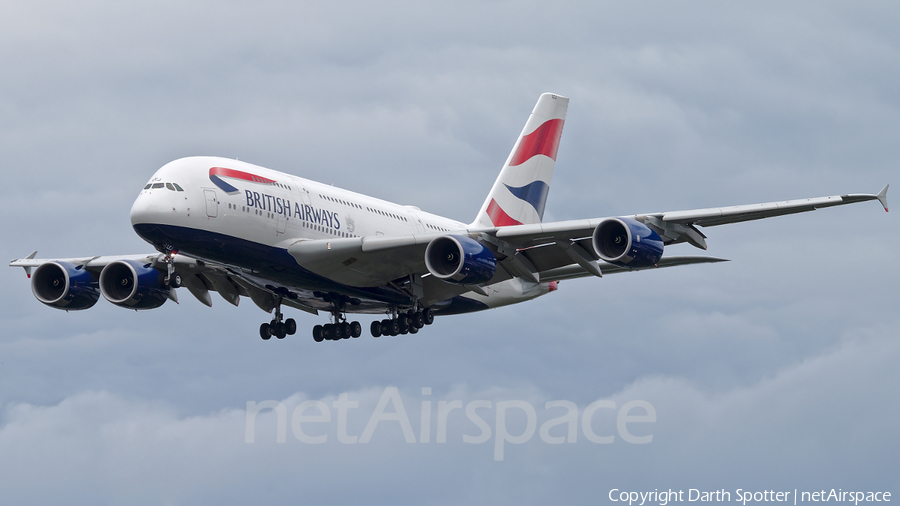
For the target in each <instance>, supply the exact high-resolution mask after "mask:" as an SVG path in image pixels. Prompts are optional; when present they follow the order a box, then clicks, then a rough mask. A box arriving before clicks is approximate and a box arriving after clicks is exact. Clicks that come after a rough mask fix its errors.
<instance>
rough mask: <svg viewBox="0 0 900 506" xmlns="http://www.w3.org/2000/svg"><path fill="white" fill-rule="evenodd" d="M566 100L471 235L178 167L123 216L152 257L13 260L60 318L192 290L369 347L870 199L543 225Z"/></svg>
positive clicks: (187, 161)
mask: <svg viewBox="0 0 900 506" xmlns="http://www.w3.org/2000/svg"><path fill="white" fill-rule="evenodd" d="M568 104H569V99H568V98H566V97H563V96H561V95H557V94H553V93H544V94H542V95H541V96H540V98H539V99H538V102H537V104H536V105H535V107H534V110H533V111H532V113H531V115H530V116H529V118H528V120H527V122H526V124H525V127H524V128H523V130H522V132H521V134H520V135H519V137H518V139H517V140H516V142H515V144H514V145H513V149H512V151H511V152H510V154H509V157H508V158H507V160H506V163H505V164H504V165H503V167H502V169H501V171H500V175H499V176H498V177H497V180H496V181H495V182H494V185H493V187H492V188H491V190H490V192H489V193H488V196H487V198H486V199H485V200H484V203H483V204H482V205H481V208H480V209H479V210H478V212H477V214H476V215H475V219H474V221H472V222H471V223H468V224H466V223H463V222H460V221H456V220H453V219H450V218H445V217H442V216H437V215H435V214H431V213H428V212H425V211H422V210H421V209H419V208H417V207H414V206H407V205H399V204H394V203H391V202H387V201H384V200H380V199H377V198H374V197H370V196H366V195H362V194H359V193H355V192H351V191H347V190H343V189H340V188H335V187H333V186H330V185H325V184H322V183H318V182H315V181H311V180H308V179H303V178H300V177H297V176H294V175H291V174H286V173H283V172H278V171H274V170H270V169H266V168H263V167H259V166H256V165H252V164H250V163H246V162H242V161H238V160H231V159H227V158H221V157H213V156H198V157H189V158H181V159H178V160H175V161H172V162H170V163H168V164H166V165H164V166H163V167H162V168H160V169H159V170H157V171H156V173H155V174H154V175H153V177H151V178H150V181H149V182H147V184H146V185H145V186H144V187H143V189H141V191H140V194H139V195H138V197H137V199H136V200H135V201H134V205H133V206H132V208H131V223H132V226H133V228H134V231H135V232H136V233H137V234H138V235H139V236H140V237H141V238H143V239H144V240H145V241H147V242H148V243H150V244H151V245H152V246H153V247H154V248H155V250H156V252H155V253H151V254H137V255H119V256H89V257H79V258H58V259H38V258H35V256H36V253H37V252H34V253H32V254H31V255H29V256H27V257H25V258H24V259H16V260H12V261H11V262H10V264H9V265H10V266H13V267H22V268H24V269H25V272H26V274H27V275H28V277H29V278H31V288H32V292H33V293H34V296H35V297H36V298H37V299H38V300H39V301H40V302H42V303H44V304H46V305H48V306H50V307H53V308H56V309H62V310H66V311H72V310H82V309H88V308H90V307H92V306H93V305H94V304H95V303H96V302H97V301H98V299H99V298H100V296H101V295H102V296H103V297H104V298H105V299H107V300H108V301H109V302H111V303H113V304H115V305H117V306H120V307H124V308H129V309H134V310H144V309H154V308H158V307H160V306H161V305H163V304H164V303H165V302H166V301H167V300H172V301H175V302H178V297H177V292H176V290H177V289H178V288H180V287H184V288H187V290H188V291H189V292H190V293H191V294H192V295H193V296H194V297H196V298H197V299H198V300H199V301H200V302H201V303H203V304H205V305H207V306H211V305H212V299H211V297H210V291H215V292H218V294H219V295H220V296H221V297H222V298H223V299H225V300H226V301H227V302H229V303H231V304H233V305H235V306H237V305H238V303H239V301H240V299H241V297H249V298H250V299H251V300H252V301H253V302H254V303H255V304H256V305H257V306H259V308H260V309H262V310H263V311H265V312H267V313H272V312H273V311H274V314H273V318H272V319H271V321H269V322H265V323H263V324H261V325H260V327H259V334H260V337H261V338H262V339H264V340H269V339H270V338H271V337H272V336H274V337H276V338H278V339H284V338H285V336H287V335H293V334H294V333H295V332H296V330H297V323H296V321H295V320H294V319H293V318H288V319H286V320H285V319H284V315H283V313H282V306H288V307H292V308H295V309H299V310H301V311H305V312H307V313H310V314H313V315H318V314H319V313H323V312H324V313H326V314H328V315H330V320H329V322H328V323H326V324H324V325H318V324H317V325H315V326H314V327H313V329H312V334H313V338H314V340H315V341H316V342H322V341H324V340H334V341H336V340H341V339H349V338H351V337H352V338H357V337H359V336H360V335H362V325H361V324H360V323H359V322H358V321H348V317H347V315H349V314H370V315H385V316H386V318H383V319H377V318H376V319H375V320H374V321H372V322H371V325H370V329H369V330H370V333H371V335H372V336H373V337H380V336H397V335H400V334H415V333H417V332H418V331H419V330H420V329H422V328H424V327H425V326H426V325H430V324H432V323H433V322H434V318H435V316H436V315H451V314H462V313H469V312H474V311H481V310H485V309H491V308H497V307H500V306H506V305H510V304H516V303H520V302H524V301H528V300H532V299H535V298H537V297H540V296H543V295H546V294H548V293H550V292H553V291H555V290H556V289H557V288H558V283H559V282H560V281H565V280H569V279H574V278H581V277H588V276H596V277H601V276H603V275H605V274H613V273H619V272H628V271H638V270H644V269H653V268H660V267H674V266H679V265H688V264H700V263H713V262H723V261H726V260H724V259H721V258H716V257H708V256H663V251H664V248H665V247H666V246H670V245H673V244H679V243H688V244H691V245H693V246H695V247H697V248H699V249H703V250H706V249H707V244H706V238H707V236H706V235H704V233H703V232H701V231H700V229H699V228H698V227H704V228H705V227H712V226H717V225H724V224H728V223H737V222H742V221H749V220H757V219H762V218H768V217H773V216H781V215H786V214H793V213H801V212H806V211H813V210H816V209H821V208H825V207H832V206H839V205H845V204H852V203H856V202H864V201H868V200H878V201H879V202H880V203H881V205H882V206H883V207H884V210H885V211H887V210H888V204H887V191H888V185H885V187H884V188H883V189H882V190H881V191H880V192H879V193H877V194H846V195H836V196H829V197H819V198H808V199H799V200H789V201H783V202H769V203H763V204H752V205H738V206H731V207H718V208H707V209H697V210H690V211H674V212H654V213H647V214H635V215H623V216H615V217H606V218H591V219H579V220H570V221H558V222H550V223H544V222H543V221H542V218H543V214H544V208H545V205H546V203H547V196H548V194H549V191H550V179H551V176H552V175H553V169H554V165H555V163H556V157H557V156H556V155H557V152H558V149H559V142H560V137H561V135H562V130H563V125H564V123H565V118H566V111H567V110H568Z"/></svg>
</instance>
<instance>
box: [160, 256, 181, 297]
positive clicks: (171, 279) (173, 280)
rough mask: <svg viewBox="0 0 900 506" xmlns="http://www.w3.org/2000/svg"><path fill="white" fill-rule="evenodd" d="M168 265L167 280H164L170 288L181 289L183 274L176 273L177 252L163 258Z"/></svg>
mask: <svg viewBox="0 0 900 506" xmlns="http://www.w3.org/2000/svg"><path fill="white" fill-rule="evenodd" d="M163 262H165V264H166V278H165V279H164V280H163V281H164V282H165V284H166V285H167V286H169V287H170V288H181V274H178V273H176V272H175V252H174V251H173V252H172V253H169V254H167V255H166V256H165V257H164V258H163Z"/></svg>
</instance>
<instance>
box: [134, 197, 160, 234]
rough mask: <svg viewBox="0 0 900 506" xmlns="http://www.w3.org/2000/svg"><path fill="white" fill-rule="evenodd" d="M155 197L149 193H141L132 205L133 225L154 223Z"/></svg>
mask: <svg viewBox="0 0 900 506" xmlns="http://www.w3.org/2000/svg"><path fill="white" fill-rule="evenodd" d="M152 201H153V199H151V198H150V195H149V194H148V193H141V194H140V195H138V198H137V199H135V201H134V204H132V206H131V226H132V227H134V226H137V225H142V224H147V223H153V221H154V215H155V214H156V213H155V212H154V209H153V202H152Z"/></svg>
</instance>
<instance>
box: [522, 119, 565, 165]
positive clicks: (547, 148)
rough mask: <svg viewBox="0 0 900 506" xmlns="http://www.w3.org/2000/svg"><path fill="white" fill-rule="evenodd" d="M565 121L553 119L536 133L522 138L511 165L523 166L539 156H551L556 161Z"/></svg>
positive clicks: (536, 130) (537, 129)
mask: <svg viewBox="0 0 900 506" xmlns="http://www.w3.org/2000/svg"><path fill="white" fill-rule="evenodd" d="M562 128H563V120H561V119H551V120H549V121H546V122H544V124H542V125H541V126H539V127H537V128H536V129H535V130H534V132H531V133H530V134H528V135H525V136H523V137H522V142H520V143H519V147H518V148H517V149H516V153H515V154H514V155H513V157H512V160H510V162H509V164H510V165H513V166H514V165H521V164H523V163H525V162H527V161H528V160H530V159H531V158H532V157H535V156H537V155H544V156H549V157H550V158H552V159H553V160H554V161H556V152H557V150H559V137H560V135H562Z"/></svg>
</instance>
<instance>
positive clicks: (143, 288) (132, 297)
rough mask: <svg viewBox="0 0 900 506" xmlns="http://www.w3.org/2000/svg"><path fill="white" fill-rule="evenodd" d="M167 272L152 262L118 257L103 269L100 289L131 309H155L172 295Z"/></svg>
mask: <svg viewBox="0 0 900 506" xmlns="http://www.w3.org/2000/svg"><path fill="white" fill-rule="evenodd" d="M164 279H165V276H164V275H163V273H161V272H159V271H157V270H156V269H154V268H153V267H150V266H149V265H145V264H142V263H140V262H136V261H134V260H118V261H115V262H112V263H110V264H109V265H107V266H106V267H104V268H103V270H102V271H101V272H100V291H101V292H102V293H103V297H105V298H106V300H108V301H110V302H112V303H113V304H115V305H117V306H120V307H125V308H129V309H155V308H158V307H159V306H162V305H163V303H165V302H166V299H167V298H168V296H169V288H168V287H166V285H165V282H164Z"/></svg>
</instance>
